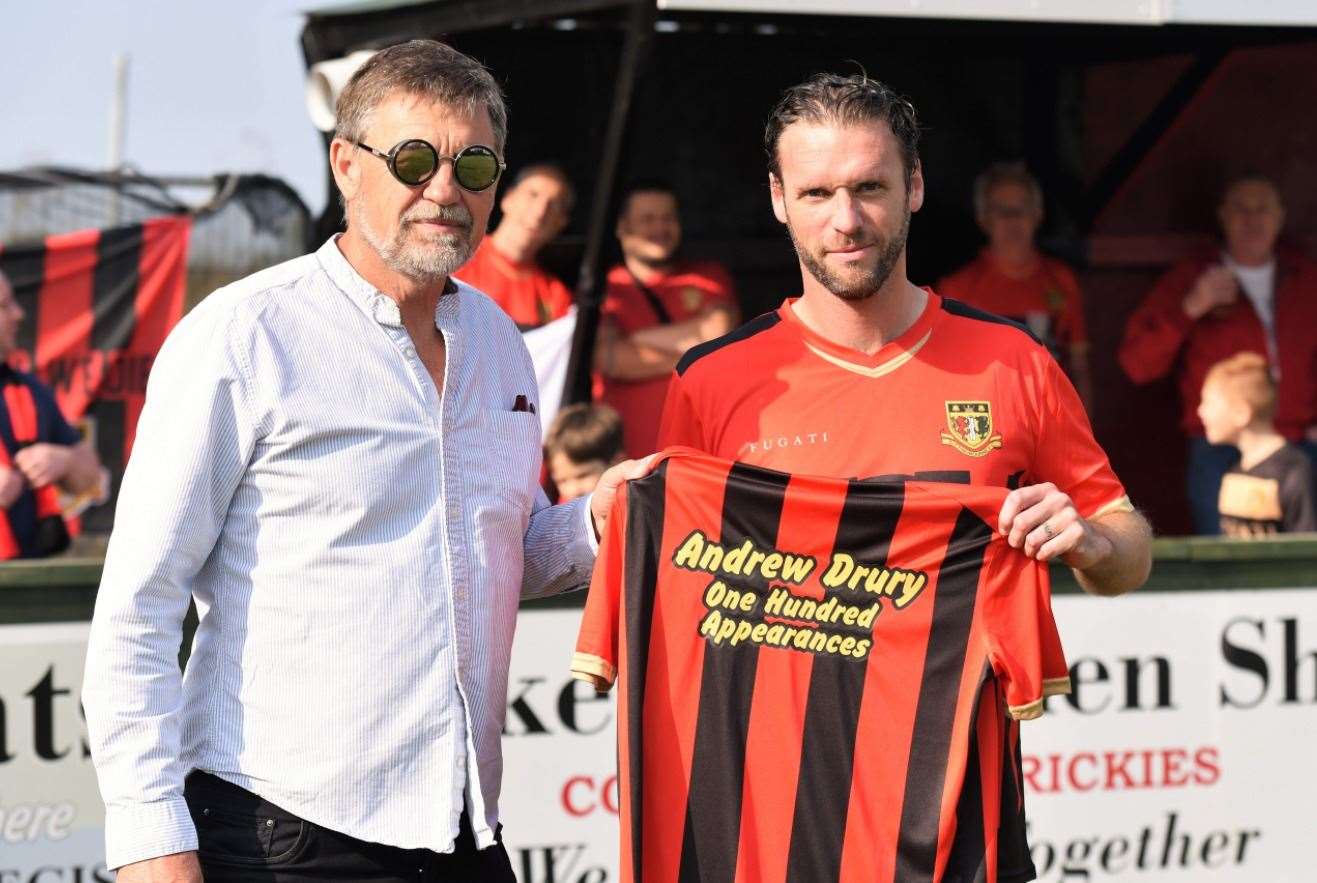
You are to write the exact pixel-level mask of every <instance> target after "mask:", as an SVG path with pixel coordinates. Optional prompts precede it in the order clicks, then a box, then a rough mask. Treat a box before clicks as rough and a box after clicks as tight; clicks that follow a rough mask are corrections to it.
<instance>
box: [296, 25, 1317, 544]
mask: <svg viewBox="0 0 1317 883" xmlns="http://www.w3.org/2000/svg"><path fill="white" fill-rule="evenodd" d="M1030 5H1032V4H1031V0H1018V2H1017V0H973V2H966V0H757V2H740V0H658V2H657V3H653V2H647V0H638V2H627V0H428V2H417V0H410V2H401V3H400V2H388V0H358V2H353V3H350V4H348V5H346V6H331V7H328V8H322V9H319V10H317V11H314V12H311V13H310V14H309V15H308V20H307V25H306V28H305V29H304V31H303V48H304V52H305V55H306V60H307V63H308V65H310V64H314V63H316V62H319V61H322V60H328V59H332V58H338V57H341V56H343V55H346V54H347V53H349V52H351V51H353V50H357V49H370V48H375V47H379V46H383V45H388V44H390V43H394V42H397V41H399V40H403V39H408V38H412V37H418V36H426V37H434V38H439V39H443V40H445V41H447V42H450V43H452V44H453V45H455V46H457V47H458V48H460V49H462V50H463V51H464V52H467V53H469V54H471V55H473V56H475V57H476V58H479V59H481V60H482V61H483V62H485V63H486V64H487V65H489V67H490V68H491V69H492V70H493V71H494V72H495V75H496V77H498V79H499V80H500V81H501V82H502V84H503V85H504V87H505V89H506V91H507V94H508V101H509V106H510V110H511V138H510V142H509V145H508V162H509V166H510V167H511V169H512V170H513V171H514V172H515V170H516V168H517V167H518V166H521V165H524V164H526V163H529V162H532V161H539V160H556V161H558V162H560V163H561V164H562V165H563V166H564V167H565V168H566V170H567V172H568V174H569V175H570V176H571V178H572V179H573V181H574V182H575V183H576V185H577V189H578V196H579V199H578V208H577V211H576V215H575V217H574V218H573V219H572V222H571V225H570V227H569V228H568V230H567V231H566V234H565V235H564V236H563V237H562V238H561V239H560V241H559V242H557V243H555V244H554V245H553V246H552V247H551V248H550V249H549V250H548V251H547V252H546V254H545V255H544V258H545V262H546V263H547V264H548V265H549V266H550V267H551V268H552V269H554V270H555V271H556V272H558V273H560V275H562V276H563V277H564V278H566V279H567V280H569V282H570V281H575V282H576V284H577V290H578V296H579V300H580V303H581V304H582V315H583V317H584V318H585V320H586V321H583V322H582V323H581V329H580V332H581V334H582V335H583V337H582V339H581V340H579V341H578V347H577V351H578V353H579V354H584V353H587V352H588V351H589V349H590V347H591V345H592V335H593V330H594V328H593V321H592V320H593V317H594V315H595V313H594V308H595V307H594V305H595V304H596V303H597V297H598V294H599V285H598V283H599V281H600V280H601V278H602V272H601V271H602V268H603V267H604V266H605V265H607V264H608V263H609V262H611V261H612V260H613V259H615V257H616V253H615V251H614V248H615V246H614V243H613V241H612V240H613V235H612V234H613V223H612V218H613V202H614V195H615V193H616V189H617V185H618V184H619V183H621V182H625V181H626V180H627V179H631V178H639V177H648V176H652V175H655V174H658V175H660V176H662V177H665V178H667V179H668V180H670V181H671V182H672V183H673V184H674V185H675V186H676V187H677V189H678V191H679V192H680V193H681V194H682V199H683V206H682V211H683V221H684V226H685V230H686V240H687V243H688V248H687V250H688V252H689V253H690V254H691V256H693V257H714V258H717V259H718V260H721V261H722V262H723V263H725V264H726V265H727V266H728V267H729V269H731V270H732V272H733V275H734V277H735V279H736V282H737V285H738V289H739V294H740V296H741V300H742V304H743V307H744V309H745V312H746V314H747V315H751V316H752V315H755V313H757V312H762V311H763V310H765V309H768V308H771V307H772V306H775V305H776V304H777V303H778V302H779V301H780V300H781V298H782V297H783V296H784V295H787V294H791V293H794V291H795V290H796V289H797V287H798V285H799V281H798V270H797V267H796V261H795V256H794V254H793V253H792V251H791V248H790V245H789V243H788V242H787V240H786V237H785V236H784V235H783V234H782V231H781V229H780V226H779V225H778V223H777V221H776V220H775V219H774V218H773V216H772V213H771V211H770V209H769V205H768V199H767V182H766V170H765V165H764V160H763V151H762V147H761V143H760V141H761V138H762V132H763V124H764V119H765V117H766V116H767V114H768V111H769V109H770V108H771V107H772V105H773V103H774V102H775V101H776V99H777V97H778V96H779V95H780V94H781V92H782V90H783V89H784V88H786V87H787V86H789V85H791V84H793V83H796V82H799V81H800V80H801V79H803V78H804V77H805V76H807V75H808V74H810V73H813V72H816V71H820V70H831V71H838V72H845V71H853V70H856V69H857V66H862V67H863V68H864V69H865V70H866V71H867V72H868V73H869V74H870V75H871V76H874V77H877V78H879V79H882V80H884V81H886V82H888V83H890V84H891V85H892V86H894V87H895V88H897V89H898V90H899V91H901V92H903V93H905V94H906V95H908V96H909V97H910V98H911V100H912V101H913V103H914V104H915V106H916V107H917V108H918V109H919V112H920V115H921V117H922V120H923V124H924V127H925V132H924V139H923V143H922V145H921V157H922V160H923V163H924V172H925V180H926V183H927V185H928V186H927V197H926V202H925V206H924V208H923V210H922V211H920V212H919V213H918V214H917V215H916V216H915V219H914V222H913V224H912V230H911V240H910V242H911V249H910V273H911V278H912V279H914V280H915V281H916V282H919V283H932V282H935V281H936V280H937V279H938V278H939V277H940V276H942V275H943V274H945V273H947V272H949V271H950V270H952V269H954V268H955V267H957V266H959V265H960V264H962V263H963V262H964V261H966V260H967V259H969V258H970V257H971V256H972V255H973V254H974V253H975V252H976V251H977V249H978V248H979V246H980V243H981V238H980V234H979V232H978V230H977V227H976V225H975V222H974V218H973V212H972V206H971V189H972V182H973V179H974V176H975V174H977V172H978V171H979V170H980V169H982V168H983V167H984V166H985V165H987V164H988V163H990V162H993V161H996V160H1014V159H1022V160H1024V161H1025V162H1026V163H1027V164H1028V165H1029V167H1030V168H1031V170H1032V171H1033V172H1034V173H1035V174H1036V175H1037V176H1038V177H1039V178H1040V180H1041V181H1042V184H1043V188H1044V191H1045V194H1046V201H1047V220H1046V221H1045V224H1044V228H1043V230H1042V231H1041V236H1040V238H1041V242H1042V245H1043V246H1044V248H1045V249H1046V250H1049V251H1052V252H1053V253H1056V254H1059V255H1060V256H1062V257H1064V258H1066V259H1067V260H1069V261H1070V262H1071V263H1073V264H1075V265H1077V266H1078V267H1079V268H1080V269H1081V284H1082V285H1083V288H1084V291H1085V294H1086V297H1087V304H1088V307H1087V309H1086V316H1087V319H1088V325H1089V332H1090V338H1091V340H1092V342H1093V358H1092V362H1093V364H1092V370H1093V373H1094V381H1095V383H1096V384H1097V387H1098V389H1099V390H1101V391H1102V396H1101V398H1100V400H1099V403H1098V407H1097V409H1096V411H1095V412H1094V414H1093V419H1094V424H1095V428H1096V430H1097V433H1098V437H1099V439H1100V440H1101V441H1102V442H1103V443H1104V445H1105V446H1106V447H1107V449H1108V450H1109V451H1111V452H1112V455H1113V462H1114V465H1115V466H1116V468H1117V470H1118V471H1119V472H1120V474H1121V475H1122V476H1123V477H1125V478H1126V480H1127V483H1128V484H1129V485H1130V486H1131V489H1132V490H1133V491H1134V492H1135V494H1136V496H1140V495H1139V494H1138V490H1139V487H1140V485H1142V484H1145V483H1146V485H1147V486H1148V487H1149V488H1155V489H1158V490H1159V491H1160V490H1164V488H1165V485H1166V474H1167V470H1168V469H1169V470H1174V469H1175V468H1176V462H1175V456H1176V455H1174V454H1172V455H1171V459H1169V460H1163V461H1160V462H1158V463H1156V464H1151V463H1149V462H1148V458H1146V457H1145V458H1142V459H1139V458H1138V457H1137V452H1139V451H1148V450H1171V451H1178V450H1180V449H1181V448H1182V441H1181V438H1180V436H1179V434H1178V429H1177V428H1176V420H1175V417H1176V414H1177V413H1178V408H1177V406H1176V394H1175V391H1174V389H1173V387H1172V385H1171V384H1170V383H1169V382H1168V383H1165V384H1156V385H1153V386H1152V387H1141V388H1138V389H1136V388H1134V387H1132V386H1131V385H1130V384H1129V382H1128V381H1127V380H1126V379H1125V377H1124V375H1123V374H1122V373H1121V371H1120V370H1119V368H1118V366H1117V365H1116V363H1115V359H1114V351H1115V348H1116V345H1117V343H1118V342H1119V339H1120V335H1121V332H1122V329H1123V325H1124V320H1125V317H1126V316H1127V315H1128V314H1129V312H1130V311H1131V310H1132V309H1133V308H1134V306H1135V305H1136V304H1137V303H1138V302H1139V300H1140V299H1141V298H1142V296H1143V295H1144V294H1145V293H1146V291H1147V289H1148V287H1149V285H1150V284H1151V282H1152V280H1153V279H1154V278H1155V277H1156V275H1157V274H1159V273H1160V272H1161V271H1162V270H1163V269H1164V268H1165V267H1166V265H1167V264H1168V263H1170V262H1171V261H1173V260H1176V259H1178V258H1181V257H1183V256H1184V255H1185V254H1187V253H1188V252H1190V251H1193V250H1196V249H1199V248H1202V247H1204V246H1205V245H1207V244H1210V243H1211V242H1212V241H1213V239H1214V234H1215V215H1214V209H1215V204H1216V198H1217V195H1218V188H1219V186H1220V183H1221V181H1222V179H1223V178H1225V177H1227V176H1229V175H1231V174H1233V173H1237V172H1240V171H1246V170H1261V171H1263V172H1265V173H1268V174H1270V175H1271V176H1272V177H1273V178H1275V179H1276V180H1277V182H1278V184H1279V185H1280V187H1281V189H1282V192H1283V193H1284V194H1285V196H1286V200H1287V210H1288V225H1287V233H1288V235H1289V236H1290V238H1292V239H1295V240H1297V241H1298V242H1299V243H1300V244H1302V245H1306V246H1308V247H1309V250H1310V251H1317V249H1314V248H1313V246H1317V163H1314V162H1313V160H1312V157H1313V145H1314V144H1317V116H1314V115H1313V114H1312V113H1311V108H1310V98H1309V96H1311V95H1313V94H1317V5H1314V4H1312V3H1311V2H1310V0H1270V2H1266V3H1252V4H1242V3H1239V2H1237V0H1175V2H1172V0H1104V2H1099V0H1083V2H1080V0H1042V2H1039V3H1037V6H1038V10H1035V11H1034V12H1033V13H1032V14H1030V15H1028V16H1026V15H1025V14H1024V13H1023V12H1021V10H1022V9H1023V8H1024V7H1025V6H1030ZM860 11H863V12H865V13H866V14H856V13H857V12H860ZM875 13H881V14H875ZM1245 15H1247V18H1248V20H1247V22H1245V21H1243V18H1244V17H1245ZM326 171H328V170H327V169H326ZM336 211H337V205H336V203H335V201H333V200H331V201H330V209H329V210H328V211H327V215H326V217H325V218H324V219H323V222H322V227H321V231H322V233H324V234H327V233H328V232H329V231H331V230H333V229H335V228H337V226H338V223H339V221H340V219H339V218H338V217H337V215H336ZM588 364H589V363H588V361H587V360H586V359H585V358H584V356H583V355H582V357H581V358H580V359H578V362H577V365H576V367H577V372H576V375H575V376H576V378H577V386H576V388H575V392H576V394H577V395H578V396H580V395H582V394H583V393H584V392H585V390H586V389H587V377H586V375H587V373H588V372H587V370H586V368H587V366H588ZM1122 451H1129V452H1131V453H1130V454H1129V455H1128V456H1127V455H1124V454H1122V453H1121V452H1122ZM1141 473H1146V474H1141ZM1160 496H1161V497H1165V496H1166V495H1165V494H1164V493H1161V494H1160ZM1145 499H1146V497H1145ZM1178 505H1179V503H1178V501H1172V502H1170V503H1168V507H1169V508H1168V509H1167V510H1166V511H1165V512H1159V511H1157V507H1158V504H1157V503H1156V502H1155V501H1150V508H1152V509H1153V510H1154V511H1153V512H1152V514H1153V516H1154V519H1155V520H1156V521H1157V523H1158V526H1159V528H1161V529H1163V530H1171V531H1174V530H1175V529H1176V528H1177V526H1182V525H1183V524H1184V521H1183V511H1182V510H1177V509H1176V507H1177V506H1178Z"/></svg>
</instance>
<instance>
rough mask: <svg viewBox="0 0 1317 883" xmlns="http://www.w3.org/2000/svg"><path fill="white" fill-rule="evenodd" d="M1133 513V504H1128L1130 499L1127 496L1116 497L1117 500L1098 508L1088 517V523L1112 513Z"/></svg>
mask: <svg viewBox="0 0 1317 883" xmlns="http://www.w3.org/2000/svg"><path fill="white" fill-rule="evenodd" d="M1133 511H1134V504H1133V503H1131V502H1130V498H1129V497H1128V496H1123V497H1118V498H1117V499H1114V500H1112V501H1111V502H1110V503H1107V504H1106V505H1105V506H1102V507H1100V508H1099V509H1098V510H1097V511H1096V512H1094V513H1093V514H1092V515H1090V516H1088V519H1089V521H1092V520H1093V519H1094V518H1101V517H1102V516H1103V515H1108V514H1110V513H1112V512H1133Z"/></svg>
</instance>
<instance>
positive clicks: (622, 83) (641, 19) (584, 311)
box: [562, 0, 658, 404]
mask: <svg viewBox="0 0 1317 883" xmlns="http://www.w3.org/2000/svg"><path fill="white" fill-rule="evenodd" d="M657 15H658V4H657V3H656V2H655V0H632V3H631V15H630V17H629V18H628V21H627V31H626V41H625V43H624V44H623V46H622V59H621V64H620V68H619V70H618V73H617V87H616V90H615V91H614V92H613V108H612V112H611V114H610V116H609V118H608V131H607V132H606V134H605V136H604V150H603V155H602V157H600V160H599V177H598V182H599V183H598V189H597V190H596V191H595V196H594V202H593V204H592V205H591V206H590V226H589V227H588V228H587V232H586V236H585V254H584V255H583V256H582V257H581V272H580V276H579V277H578V280H577V283H576V310H577V312H576V332H575V334H574V336H573V337H572V354H571V358H570V359H569V361H568V363H567V383H566V385H565V387H564V388H563V397H562V400H563V403H564V404H571V403H573V402H588V401H589V400H590V386H591V373H592V370H591V369H592V368H593V365H594V345H595V338H596V337H597V332H598V328H599V306H600V304H601V303H603V294H604V271H605V268H604V265H603V261H604V240H605V237H607V236H608V234H609V230H610V228H611V224H612V220H613V215H614V212H615V204H616V200H617V184H618V180H617V179H618V173H619V170H620V168H621V164H622V147H623V145H624V144H625V142H626V134H627V119H628V116H629V114H630V111H631V98H632V96H633V94H634V93H635V85H636V79H637V78H638V76H639V74H640V72H641V70H642V68H643V67H644V64H645V61H646V59H647V57H648V54H649V49H650V44H651V43H652V42H653V40H654V19H655V18H656V17H657Z"/></svg>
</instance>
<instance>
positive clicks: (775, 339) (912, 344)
mask: <svg viewBox="0 0 1317 883" xmlns="http://www.w3.org/2000/svg"><path fill="white" fill-rule="evenodd" d="M927 293H928V302H927V304H926V306H925V308H924V310H923V312H922V313H921V314H920V316H919V317H918V319H917V320H916V321H915V323H914V324H913V325H912V326H911V327H910V328H909V329H908V330H907V331H906V332H905V333H904V334H902V335H901V336H899V337H897V338H895V339H894V340H892V341H889V342H888V343H887V344H886V345H885V346H883V347H882V348H880V349H879V350H878V351H877V352H875V353H872V354H865V353H861V352H857V351H855V350H851V349H848V348H846V347H843V346H839V345H838V344H835V343H833V342H832V341H830V340H828V339H826V338H824V337H821V336H820V335H818V334H815V333H814V332H813V331H811V330H810V329H809V328H807V327H806V326H805V325H804V324H803V323H801V322H800V320H799V319H798V318H797V317H796V314H795V311H794V304H795V299H794V298H793V299H789V300H787V301H786V302H785V303H783V305H782V306H781V307H780V308H779V309H778V310H776V311H774V312H772V313H766V314H764V315H762V316H760V317H758V318H756V319H752V320H751V321H749V322H747V323H745V324H744V325H742V326H741V327H740V328H737V329H736V330H734V331H732V332H731V333H729V334H727V335H725V336H724V337H721V338H718V339H717V340H713V341H710V342H709V343H707V344H703V345H701V346H699V347H695V348H693V349H692V350H691V351H690V353H688V354H687V356H686V358H685V359H683V360H682V362H681V364H679V365H678V367H677V371H676V373H675V374H674V377H673V381H672V386H671V388H670V389H669V392H668V400H667V404H666V406H665V409H664V413H663V419H662V426H661V428H660V431H659V447H660V448H663V447H665V446H667V445H688V446H690V447H694V448H696V449H698V450H701V451H705V452H707V453H711V454H715V455H717V456H720V457H724V458H727V459H733V460H742V461H745V462H748V463H752V464H754V465H758V466H765V467H768V468H771V469H777V470H781V471H784V472H801V473H807V474H814V475H827V476H833V477H837V478H872V477H877V476H884V475H888V476H891V475H905V476H911V477H917V478H923V479H929V480H938V481H949V482H959V483H963V484H970V485H976V486H978V485H982V486H990V487H999V488H1013V487H1017V486H1019V485H1022V484H1034V483H1038V482H1044V481H1050V482H1052V483H1054V484H1056V485H1057V487H1059V488H1060V489H1061V490H1062V491H1064V492H1065V493H1067V494H1069V495H1070V497H1071V499H1072V500H1074V502H1075V505H1076V507H1077V509H1078V510H1079V513H1080V514H1081V515H1083V516H1084V517H1086V518H1091V517H1094V516H1096V515H1098V514H1101V513H1103V512H1107V511H1114V510H1124V511H1129V510H1131V509H1132V508H1133V507H1132V506H1131V505H1130V501H1129V498H1128V497H1127V496H1126V495H1125V489H1124V487H1123V486H1122V485H1121V483H1120V481H1119V480H1118V479H1117V477H1116V475H1115V473H1114V472H1112V470H1111V466H1110V464H1109V463H1108V460H1107V457H1106V454H1105V453H1104V452H1103V451H1102V448H1101V447H1100V446H1099V445H1098V443H1097V442H1096V441H1095V440H1094V438H1093V432H1092V429H1091V427H1090V426H1089V422H1088V418H1087V416H1086V415H1085V412H1084V407H1083V404H1082V403H1081V402H1080V400H1079V396H1078V394H1076V392H1075V390H1074V387H1073V386H1072V385H1071V383H1070V381H1069V380H1068V379H1067V378H1066V376H1065V373H1064V372H1063V371H1062V370H1061V369H1060V367H1059V366H1058V365H1057V364H1056V362H1055V360H1054V359H1053V358H1052V357H1051V355H1050V354H1049V353H1048V351H1047V349H1046V347H1044V346H1042V345H1041V344H1040V343H1039V342H1038V341H1037V340H1036V339H1034V338H1033V337H1032V336H1031V335H1030V333H1029V332H1028V331H1027V330H1026V329H1025V328H1023V327H1022V326H1020V325H1019V324H1017V323H1014V322H1011V321H1009V320H1005V319H1002V318H1000V317H997V316H994V315H990V314H988V313H984V312H982V311H980V310H977V309H974V308H972V307H968V306H966V305H964V304H962V303H959V302H957V301H955V300H951V299H946V298H942V297H939V296H938V295H937V294H936V293H934V292H933V291H931V290H927ZM995 701H996V697H995V695H990V694H985V695H984V698H983V702H982V710H981V715H980V729H981V747H983V748H985V749H986V748H987V747H988V746H989V745H995V746H997V747H998V748H999V750H1000V751H1002V752H1003V754H1004V756H1003V757H1001V758H999V759H998V760H997V761H996V762H992V763H985V764H984V765H983V766H982V767H981V769H982V770H983V773H984V779H983V782H982V787H983V789H984V792H985V793H999V794H1000V818H999V819H997V820H996V821H993V820H991V819H989V820H988V825H989V830H990V831H992V830H997V827H996V826H997V825H1000V826H1001V827H1000V831H998V841H997V845H998V857H999V860H1000V870H1001V880H1002V881H1003V883H1007V881H1009V883H1017V881H1025V880H1032V879H1034V878H1035V876H1036V873H1035V871H1034V868H1033V863H1032V861H1031V859H1030V856H1029V849H1028V844H1027V842H1026V838H1025V826H1024V796H1023V787H1022V784H1021V776H1020V769H1019V766H1020V760H1019V728H1018V725H1015V724H1013V723H1007V722H1006V721H1005V719H1004V718H1005V715H1004V710H1002V709H998V708H996V707H995ZM1003 728H1004V732H1003ZM998 771H1000V772H1001V775H999V776H997V775H996V773H997V772H998ZM994 776H995V777H994Z"/></svg>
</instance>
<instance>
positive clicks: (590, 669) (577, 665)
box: [572, 653, 617, 693]
mask: <svg viewBox="0 0 1317 883" xmlns="http://www.w3.org/2000/svg"><path fill="white" fill-rule="evenodd" d="M572 677H574V678H576V679H577V680H578V681H585V682H586V683H587V684H590V685H591V686H593V687H594V688H595V689H596V690H598V691H599V692H600V693H607V692H608V690H609V688H610V687H612V686H613V681H615V680H617V666H615V665H613V664H612V663H611V662H609V661H608V660H606V659H602V658H600V657H598V656H595V655H594V654H593V653H573V654H572Z"/></svg>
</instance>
